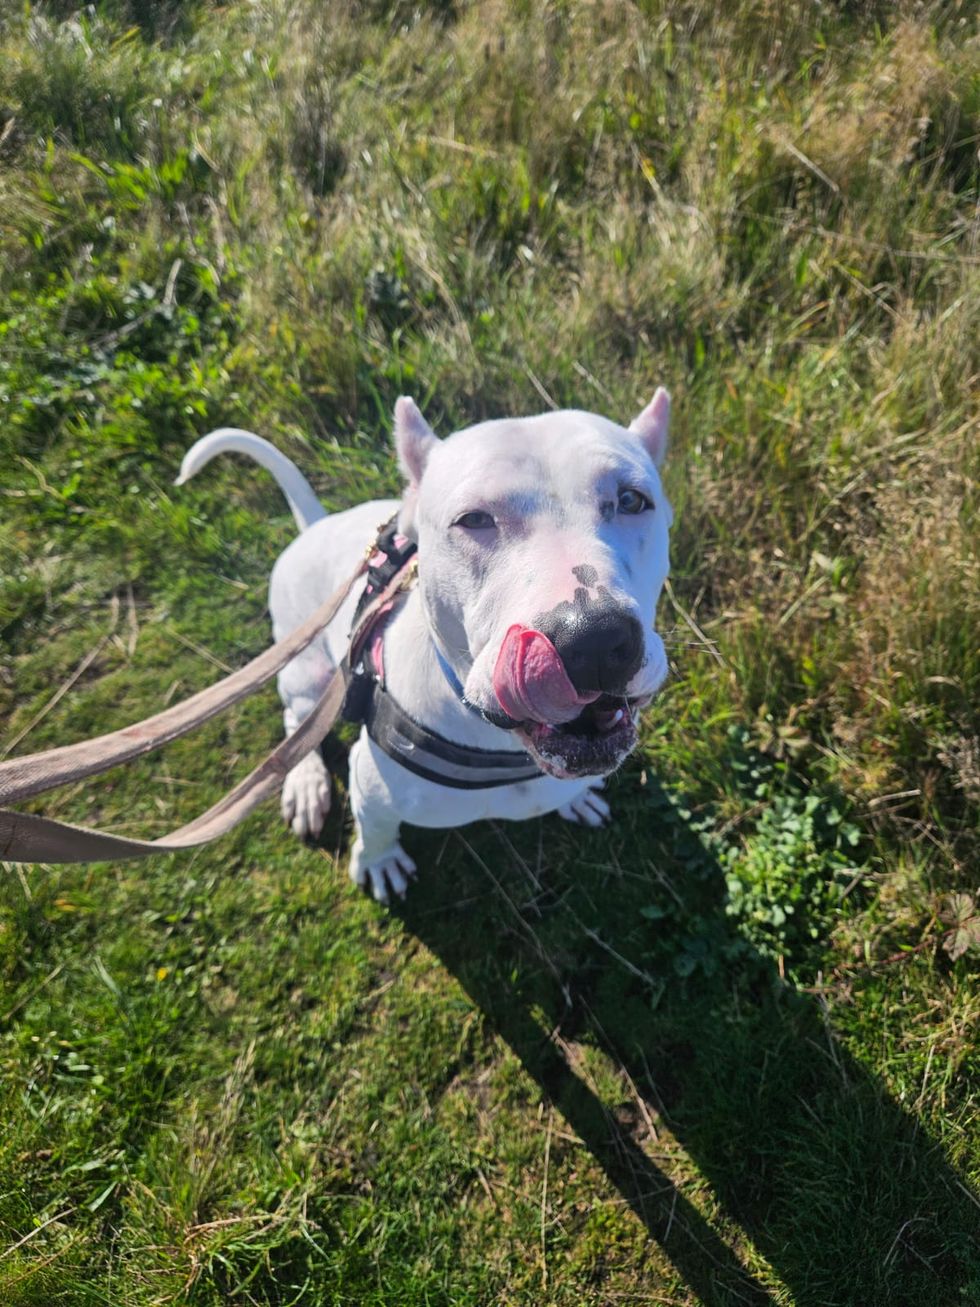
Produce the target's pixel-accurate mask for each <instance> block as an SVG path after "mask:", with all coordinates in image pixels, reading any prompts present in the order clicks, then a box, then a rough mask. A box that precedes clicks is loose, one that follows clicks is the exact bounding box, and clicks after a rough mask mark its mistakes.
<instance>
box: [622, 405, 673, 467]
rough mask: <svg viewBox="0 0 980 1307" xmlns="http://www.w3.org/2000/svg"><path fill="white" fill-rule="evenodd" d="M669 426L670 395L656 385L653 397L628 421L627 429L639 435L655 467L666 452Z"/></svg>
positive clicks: (661, 460) (659, 463) (660, 462)
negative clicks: (640, 411)
mask: <svg viewBox="0 0 980 1307" xmlns="http://www.w3.org/2000/svg"><path fill="white" fill-rule="evenodd" d="M669 426H670V395H669V394H668V393H667V391H666V390H664V388H663V386H658V387H657V390H656V393H655V394H654V396H653V399H651V400H650V403H649V404H648V405H647V406H646V408H645V409H644V410H643V412H642V413H639V414H638V415H637V416H636V417H635V418H634V419H633V421H632V422H631V423H630V426H629V429H630V431H632V432H634V434H635V435H638V436H639V437H640V440H641V441H642V442H643V445H644V448H645V449H646V451H647V453H648V454H649V455H650V457H651V458H652V459H653V461H654V463H655V464H656V466H657V467H660V465H661V464H662V463H663V461H664V457H665V456H666V453H667V428H668V427H669Z"/></svg>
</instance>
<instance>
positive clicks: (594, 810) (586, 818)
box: [558, 776, 612, 827]
mask: <svg viewBox="0 0 980 1307" xmlns="http://www.w3.org/2000/svg"><path fill="white" fill-rule="evenodd" d="M604 785H605V781H604V780H603V779H602V777H600V776H594V777H593V778H592V779H591V780H590V781H589V782H588V784H587V785H586V786H585V788H584V789H583V790H582V792H581V794H577V795H576V796H575V798H574V799H572V800H571V801H570V802H569V803H566V804H564V805H563V806H562V807H561V808H559V809H558V816H559V817H564V818H565V820H566V821H571V822H574V823H575V824H576V825H577V826H595V827H598V826H605V825H606V824H607V822H608V821H609V820H610V818H611V817H612V811H611V809H610V807H609V804H608V803H607V802H606V800H605V799H604V798H603V797H602V795H601V794H600V793H599V791H600V790H601V789H602V788H603V786H604Z"/></svg>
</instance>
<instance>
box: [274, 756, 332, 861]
mask: <svg viewBox="0 0 980 1307" xmlns="http://www.w3.org/2000/svg"><path fill="white" fill-rule="evenodd" d="M329 811H330V777H329V776H328V775H327V769H326V767H325V766H324V765H323V759H322V758H321V757H320V755H319V753H317V752H313V753H308V754H307V755H306V757H305V758H304V759H303V760H302V762H298V763H297V764H296V766H295V767H294V768H293V769H292V771H291V772H289V773H287V775H286V779H285V780H284V781H283V783H282V816H283V820H284V821H285V823H286V825H287V826H289V827H291V828H292V831H293V834H294V835H298V836H299V838H300V839H301V840H305V839H315V838H316V836H317V835H319V834H320V830H321V828H322V827H323V823H324V820H325V818H326V815H327V813H328V812H329Z"/></svg>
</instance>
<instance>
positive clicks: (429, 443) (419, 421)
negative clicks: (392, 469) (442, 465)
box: [395, 395, 438, 490]
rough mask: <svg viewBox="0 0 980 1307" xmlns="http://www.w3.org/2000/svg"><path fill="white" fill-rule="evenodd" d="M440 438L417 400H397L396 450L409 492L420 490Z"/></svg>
mask: <svg viewBox="0 0 980 1307" xmlns="http://www.w3.org/2000/svg"><path fill="white" fill-rule="evenodd" d="M437 440H438V436H437V435H436V433H435V432H434V431H433V430H432V428H431V427H430V426H429V424H428V422H426V420H425V418H424V417H423V416H422V414H421V412H420V411H419V408H418V405H417V404H416V403H415V400H414V399H409V397H408V396H407V395H402V397H401V398H400V399H398V400H396V401H395V450H396V451H397V454H398V463H399V466H400V467H401V470H402V471H403V472H404V473H405V476H406V477H407V479H408V486H409V489H410V490H414V489H417V488H418V484H419V482H420V481H421V480H422V473H423V472H424V471H425V465H426V463H427V462H428V459H429V455H430V454H431V452H432V448H433V446H434V445H435V443H436V441H437Z"/></svg>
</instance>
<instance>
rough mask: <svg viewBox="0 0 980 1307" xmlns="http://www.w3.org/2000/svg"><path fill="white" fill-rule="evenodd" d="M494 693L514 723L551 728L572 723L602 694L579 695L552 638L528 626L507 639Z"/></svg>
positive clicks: (513, 629)
mask: <svg viewBox="0 0 980 1307" xmlns="http://www.w3.org/2000/svg"><path fill="white" fill-rule="evenodd" d="M493 692H494V694H495V695H496V696H497V700H498V702H499V704H500V706H501V708H503V710H504V712H505V713H506V714H507V716H508V717H511V718H513V719H514V721H516V722H525V721H532V722H548V723H551V724H556V723H558V722H569V721H571V720H572V718H573V717H577V716H578V715H579V713H580V712H581V711H582V709H583V708H584V707H585V705H586V704H587V703H593V702H594V701H595V700H596V699H598V698H599V694H598V691H597V692H596V693H595V694H584V695H583V694H579V693H578V691H577V690H576V689H575V686H574V685H573V684H572V683H571V681H570V680H569V679H568V673H567V672H566V671H565V668H564V665H563V664H562V661H561V658H559V656H558V650H557V649H556V648H555V646H554V645H553V644H552V643H551V641H550V640H549V639H548V637H547V636H546V635H542V634H541V632H540V631H532V630H530V629H529V628H528V627H526V626H512V627H511V628H510V630H509V631H508V632H507V634H506V635H505V636H504V639H503V643H502V644H501V646H500V653H499V654H498V655H497V663H496V666H495V667H494V669H493Z"/></svg>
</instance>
